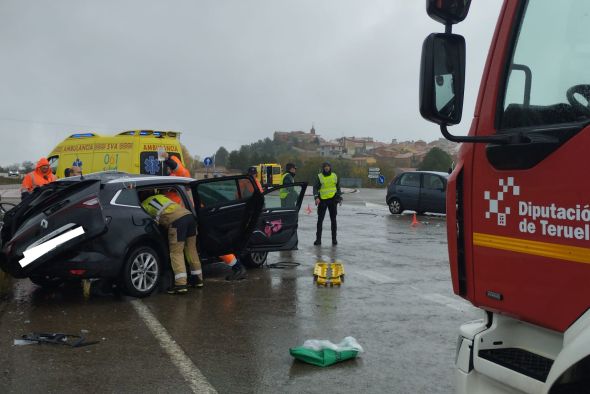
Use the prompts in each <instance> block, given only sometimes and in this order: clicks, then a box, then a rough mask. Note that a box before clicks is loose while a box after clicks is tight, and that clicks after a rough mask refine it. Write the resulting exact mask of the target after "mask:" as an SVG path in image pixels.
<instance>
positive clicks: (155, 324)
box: [131, 300, 217, 394]
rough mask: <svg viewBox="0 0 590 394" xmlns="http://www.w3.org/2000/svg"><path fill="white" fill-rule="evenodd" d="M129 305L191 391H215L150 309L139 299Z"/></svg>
mask: <svg viewBox="0 0 590 394" xmlns="http://www.w3.org/2000/svg"><path fill="white" fill-rule="evenodd" d="M131 305H133V308H135V311H136V312H137V314H138V315H139V316H140V317H141V319H142V320H143V322H144V323H145V325H146V326H148V328H149V329H150V331H151V332H152V334H153V335H154V336H155V337H156V339H157V340H158V342H160V346H161V347H162V349H164V351H165V352H166V353H167V354H168V357H170V361H172V363H173V364H174V366H175V367H176V368H177V369H178V371H179V372H180V374H181V375H182V377H183V378H184V380H186V382H187V383H188V384H189V386H190V388H191V391H192V392H193V393H211V394H213V393H217V391H216V390H215V389H214V388H213V386H211V384H210V383H209V381H208V380H207V378H206V377H205V375H203V373H202V372H201V371H200V370H199V369H198V368H197V367H196V366H195V364H194V363H193V362H192V361H191V359H190V358H189V357H188V356H187V355H186V354H185V353H184V352H183V351H182V349H181V348H180V346H178V344H177V343H176V341H174V339H172V337H171V336H170V334H169V333H168V331H167V330H166V328H165V327H164V326H163V325H162V324H161V323H160V322H159V321H158V319H156V317H155V316H154V314H153V313H152V312H151V311H150V309H149V308H148V307H147V306H146V305H145V304H144V303H143V302H142V301H141V300H133V301H131Z"/></svg>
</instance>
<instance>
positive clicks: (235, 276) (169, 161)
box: [162, 152, 246, 287]
mask: <svg viewBox="0 0 590 394" xmlns="http://www.w3.org/2000/svg"><path fill="white" fill-rule="evenodd" d="M162 156H163V157H164V164H165V165H166V166H167V167H168V169H169V170H170V172H169V175H170V176H182V177H187V178H190V176H191V174H190V172H189V170H187V169H186V167H185V166H183V165H182V162H181V161H180V159H179V158H178V157H176V156H171V155H169V154H168V153H167V152H164V153H163V155H162ZM165 196H166V197H168V198H169V199H171V200H172V201H174V202H175V203H177V204H179V205H181V206H183V205H184V203H183V202H182V199H181V197H180V195H179V194H178V193H177V192H176V191H174V190H168V191H166V192H165ZM191 203H192V204H193V205H194V202H193V201H191ZM219 258H220V259H221V261H223V262H224V263H225V264H226V265H227V266H228V267H230V268H231V270H232V272H231V274H229V275H228V276H226V278H225V279H227V280H232V281H233V280H241V279H244V278H246V268H245V267H244V265H243V264H242V263H241V262H240V261H239V260H238V258H237V257H236V255H235V254H226V255H223V256H219ZM198 272H199V275H200V276H199V278H200V279H199V281H198V286H199V287H201V286H202V285H203V284H202V283H203V282H202V274H201V270H200V269H199V270H198Z"/></svg>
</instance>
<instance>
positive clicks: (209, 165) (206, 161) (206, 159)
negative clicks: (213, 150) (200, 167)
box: [203, 157, 213, 167]
mask: <svg viewBox="0 0 590 394" xmlns="http://www.w3.org/2000/svg"><path fill="white" fill-rule="evenodd" d="M203 164H205V167H211V165H212V164H213V159H212V158H210V157H205V160H203Z"/></svg>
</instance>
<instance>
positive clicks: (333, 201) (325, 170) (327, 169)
mask: <svg viewBox="0 0 590 394" xmlns="http://www.w3.org/2000/svg"><path fill="white" fill-rule="evenodd" d="M313 196H314V198H315V205H317V207H318V225H317V231H316V237H315V242H314V243H313V244H314V245H316V246H317V245H321V244H322V223H323V222H324V217H325V216H326V210H328V211H330V223H331V224H332V245H338V241H337V240H336V230H337V225H336V215H337V210H336V208H337V205H338V204H342V192H341V191H340V181H339V179H338V176H337V175H336V174H335V173H334V172H332V166H331V165H330V163H328V162H325V163H323V164H322V172H320V173H319V174H318V176H317V179H316V181H315V183H314V185H313Z"/></svg>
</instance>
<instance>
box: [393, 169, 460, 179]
mask: <svg viewBox="0 0 590 394" xmlns="http://www.w3.org/2000/svg"><path fill="white" fill-rule="evenodd" d="M412 173H418V174H434V175H438V176H442V177H444V178H448V177H449V175H451V174H449V173H447V172H442V171H408V172H404V173H403V174H412ZM400 175H401V174H400Z"/></svg>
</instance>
